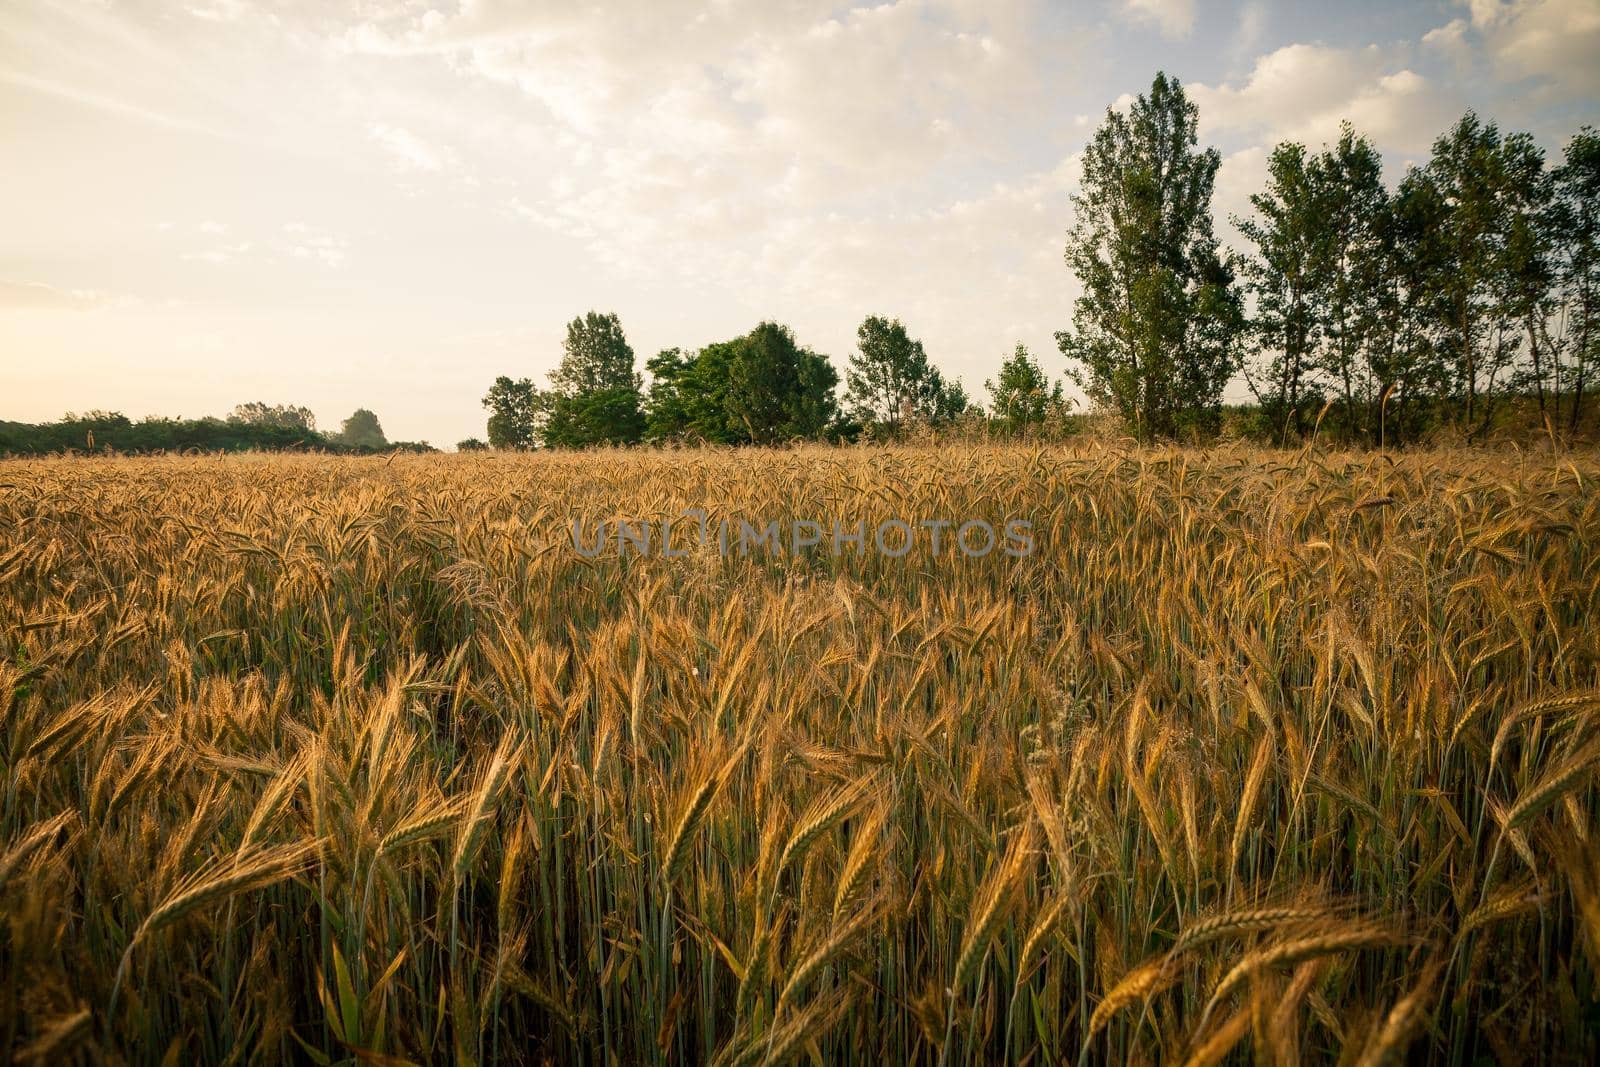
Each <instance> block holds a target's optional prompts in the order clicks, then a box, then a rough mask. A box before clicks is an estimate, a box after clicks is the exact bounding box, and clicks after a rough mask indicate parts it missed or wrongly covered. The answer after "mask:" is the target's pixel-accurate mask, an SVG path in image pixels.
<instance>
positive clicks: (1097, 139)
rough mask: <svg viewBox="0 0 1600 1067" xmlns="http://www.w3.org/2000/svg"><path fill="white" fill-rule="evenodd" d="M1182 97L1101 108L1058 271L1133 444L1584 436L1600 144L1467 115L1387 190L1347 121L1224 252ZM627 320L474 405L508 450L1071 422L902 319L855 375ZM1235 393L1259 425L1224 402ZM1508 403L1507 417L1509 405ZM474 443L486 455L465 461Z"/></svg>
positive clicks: (1081, 346) (1027, 374) (1080, 374)
mask: <svg viewBox="0 0 1600 1067" xmlns="http://www.w3.org/2000/svg"><path fill="white" fill-rule="evenodd" d="M1198 118H1199V112H1198V109H1197V108H1196V106H1195V105H1194V103H1193V102H1191V101H1190V100H1189V99H1188V96H1187V94H1186V93H1185V92H1184V89H1183V86H1182V84H1181V83H1180V82H1179V81H1178V79H1176V78H1171V77H1168V76H1167V75H1166V74H1164V73H1161V74H1157V75H1156V78H1155V80H1154V82H1153V83H1152V85H1151V88H1150V91H1149V92H1148V93H1146V94H1141V95H1140V96H1138V97H1137V98H1135V99H1134V101H1133V102H1132V103H1131V104H1130V105H1129V106H1128V107H1127V109H1126V110H1123V111H1118V110H1117V109H1115V108H1108V109H1107V111H1106V117H1105V120H1104V122H1102V123H1101V125H1100V126H1099V128H1098V129H1097V130H1096V132H1095V135H1094V137H1093V139H1092V140H1091V141H1090V143H1089V145H1088V147H1087V149H1086V150H1085V152H1084V158H1083V175H1082V181H1081V183H1080V186H1079V191H1078V192H1077V193H1076V194H1075V195H1074V196H1073V197H1072V205H1073V208H1074V221H1073V224H1072V227H1071V229H1070V230H1069V232H1068V235H1067V243H1066V252H1065V259H1066V263H1067V266H1068V267H1069V268H1070V269H1071V271H1072V272H1073V273H1074V274H1075V275H1076V277H1077V279H1078V281H1079V283H1080V285H1081V287H1082V294H1081V295H1080V296H1079V297H1078V299H1077V300H1076V302H1075V304H1074V305H1073V308H1072V325H1071V327H1070V328H1069V329H1066V330H1063V331H1061V332H1060V333H1058V334H1057V335H1056V341H1057V343H1058V346H1059V348H1060V351H1061V353H1062V355H1063V356H1065V357H1066V360H1067V364H1068V366H1067V375H1068V377H1070V378H1071V379H1072V380H1073V381H1074V382H1075V383H1076V384H1077V385H1078V386H1079V387H1080V388H1081V389H1082V390H1083V392H1084V393H1085V394H1086V395H1087V396H1088V397H1089V398H1090V400H1091V401H1092V402H1093V404H1094V405H1095V407H1096V408H1097V409H1099V410H1103V411H1106V412H1110V413H1112V414H1113V415H1115V416H1116V417H1118V418H1119V419H1120V420H1121V422H1122V423H1123V424H1124V426H1125V427H1126V428H1127V429H1128V430H1129V431H1130V432H1132V433H1133V434H1134V435H1136V436H1137V437H1139V438H1140V439H1144V440H1149V439H1158V438H1204V437H1208V436H1213V435H1215V434H1217V433H1218V432H1219V431H1221V430H1223V429H1224V421H1225V417H1226V418H1227V420H1228V421H1229V424H1230V425H1229V428H1230V429H1233V430H1235V431H1238V432H1241V433H1244V434H1248V435H1252V436H1255V437H1259V438H1263V439H1271V440H1274V441H1277V442H1280V443H1286V442H1288V441H1290V440H1294V439H1298V438H1302V437H1304V436H1306V435H1307V434H1310V433H1313V432H1322V433H1327V434H1334V435H1337V436H1339V437H1340V438H1342V439H1344V440H1346V441H1348V442H1351V443H1363V444H1370V445H1377V446H1380V447H1382V446H1389V445H1398V444H1404V443H1408V442H1412V441H1416V440H1418V439H1420V438H1421V437H1423V436H1424V435H1425V434H1427V433H1429V432H1430V431H1432V430H1435V429H1437V428H1439V427H1441V426H1453V427H1455V428H1457V429H1458V430H1459V431H1460V432H1461V433H1462V434H1464V435H1465V436H1466V437H1467V438H1468V439H1472V438H1476V437H1478V436H1480V435H1482V434H1484V433H1485V431H1487V430H1489V429H1490V428H1491V427H1493V426H1494V424H1495V420H1496V418H1497V417H1498V416H1501V415H1503V414H1505V413H1507V412H1508V411H1509V412H1511V413H1512V414H1516V413H1517V412H1519V411H1520V412H1521V417H1524V418H1526V419H1527V420H1529V421H1530V422H1534V423H1536V424H1537V425H1538V426H1539V427H1540V428H1541V429H1542V431H1543V432H1545V433H1548V434H1549V435H1550V436H1551V437H1552V438H1555V437H1558V436H1567V437H1570V436H1573V435H1576V434H1577V433H1578V431H1579V430H1580V426H1582V425H1583V424H1584V416H1585V411H1586V408H1585V405H1586V402H1587V396H1586V394H1587V392H1589V391H1592V388H1593V384H1592V382H1591V378H1592V377H1593V369H1594V367H1595V363H1596V354H1597V348H1600V331H1597V329H1596V325H1597V320H1600V135H1597V134H1596V133H1595V132H1594V130H1593V129H1592V128H1590V127H1584V128H1583V129H1582V130H1581V131H1580V132H1579V133H1578V134H1576V135H1575V136H1574V137H1572V138H1571V139H1570V140H1569V142H1568V143H1567V145H1566V149H1565V152H1564V156H1563V158H1562V159H1561V160H1559V161H1557V162H1552V161H1550V160H1547V159H1546V158H1545V154H1544V152H1543V151H1542V150H1541V149H1540V148H1539V147H1538V145H1537V144H1536V143H1535V141H1534V139H1533V138H1532V136H1531V135H1529V134H1526V133H1515V132H1513V133H1502V131H1501V130H1500V129H1499V127H1498V126H1496V125H1495V124H1494V123H1492V122H1485V121H1484V120H1482V119H1480V118H1479V117H1478V116H1477V115H1476V114H1475V113H1473V112H1470V111H1469V112H1468V113H1467V114H1466V115H1464V116H1463V117H1462V118H1461V120H1460V121H1459V122H1457V123H1456V124H1455V125H1454V126H1453V127H1451V129H1449V130H1448V131H1446V132H1445V133H1444V134H1443V135H1442V136H1440V137H1439V138H1438V139H1437V140H1436V141H1435V143H1434V145H1433V151H1432V154H1431V157H1430V158H1429V160H1428V161H1427V163H1426V164H1424V165H1422V166H1418V167H1413V168H1411V169H1409V170H1408V171H1407V172H1406V174H1405V175H1404V177H1403V178H1402V179H1401V180H1400V182H1399V184H1398V186H1397V188H1395V189H1394V190H1393V191H1391V190H1390V189H1389V188H1388V187H1387V186H1386V185H1385V184H1384V181H1383V161H1382V157H1381V155H1380V154H1379V152H1378V151H1377V149H1376V148H1375V147H1374V146H1373V144H1372V142H1371V141H1370V140H1369V139H1367V138H1366V137H1364V136H1362V135H1361V134H1360V133H1358V132H1357V131H1356V130H1355V129H1354V128H1353V127H1352V126H1351V125H1350V124H1348V123H1346V124H1344V125H1343V127H1342V129H1341V133H1340V136H1339V138H1338V141H1337V143H1336V144H1334V145H1331V146H1324V147H1323V148H1322V149H1321V150H1320V151H1315V152H1314V151H1311V150H1310V149H1308V148H1307V147H1306V146H1305V145H1303V144H1299V143H1295V142H1285V143H1282V144H1279V145H1278V146H1277V147H1276V148H1274V149H1273V151H1272V153H1271V156H1270V159H1269V163H1268V168H1267V169H1268V176H1267V181H1266V184H1265V186H1264V187H1263V188H1262V189H1261V191H1259V192H1257V193H1256V194H1254V195H1253V196H1251V198H1250V203H1251V205H1252V207H1253V209H1254V212H1253V214H1252V215H1250V216H1249V217H1243V218H1240V217H1235V218H1233V220H1232V221H1233V223H1234V225H1235V227H1236V229H1237V230H1238V231H1239V233H1240V234H1242V235H1243V237H1244V238H1245V241H1246V242H1247V245H1248V247H1247V248H1246V249H1244V250H1233V249H1229V248H1226V247H1224V246H1223V245H1222V243H1221V241H1220V240H1219V239H1218V237H1217V235H1216V232H1215V226H1214V223H1213V213H1212V207H1211V201H1212V193H1213V189H1214V185H1215V180H1216V174H1217V169H1218V167H1219V166H1220V165H1221V155H1220V154H1219V153H1218V152H1217V150H1216V149H1215V148H1203V149H1202V148H1201V147H1199V141H1198V137H1197V127H1198ZM646 369H647V370H648V371H649V372H650V383H649V385H648V387H646V386H645V384H644V382H643V379H642V377H641V375H640V374H639V373H638V372H637V370H636V369H635V359H634V352H633V349H632V348H631V347H630V346H629V345H628V342H627V339H626V337H625V336H624V334H623V330H622V326H621V323H620V322H619V321H618V319H617V316H616V315H614V314H599V313H596V312H592V311H591V312H590V313H588V314H587V315H585V316H583V317H581V318H578V319H574V320H573V321H572V322H571V323H570V324H568V326H567V335H566V340H565V342H564V344H563V349H562V359H561V363H560V366H559V367H558V368H557V369H556V370H555V371H554V372H553V373H552V374H551V375H550V384H549V386H548V387H546V388H543V389H541V388H539V387H538V386H536V385H535V383H534V382H533V381H532V379H529V378H519V379H512V378H508V377H501V378H499V379H497V380H496V382H495V383H494V386H493V387H492V388H491V389H490V391H489V393H488V395H487V396H486V397H485V398H484V401H483V402H484V406H485V407H486V408H488V410H489V412H490V415H489V424H488V434H489V441H488V444H489V445H491V446H493V447H496V448H517V449H520V448H533V447H550V448H573V447H585V446H589V445H599V444H631V443H635V442H640V441H657V442H659V441H673V440H680V441H700V442H708V443H715V444H773V443H777V442H781V441H789V440H795V439H802V438H804V439H817V440H840V439H848V438H853V437H856V436H858V435H861V434H863V433H865V434H869V435H872V436H894V435H896V434H898V433H901V432H903V431H904V430H905V429H906V428H907V427H908V426H911V425H919V424H920V425H929V426H934V427H939V426H945V425H949V424H951V423H953V422H956V421H958V420H968V421H979V420H981V421H982V422H983V424H984V425H985V428H986V429H987V430H994V431H999V432H1022V431H1028V430H1034V429H1038V428H1041V427H1047V426H1057V427H1060V426H1063V425H1066V424H1067V423H1068V422H1069V420H1071V419H1072V418H1073V417H1074V416H1072V415H1069V413H1068V411H1069V408H1070V406H1071V405H1070V403H1069V402H1068V401H1066V400H1064V399H1063V396H1062V391H1061V385H1060V384H1059V383H1053V382H1052V381H1051V380H1050V377H1049V375H1048V374H1047V373H1046V372H1045V370H1044V368H1043V367H1042V366H1041V365H1040V363H1039V362H1038V361H1037V360H1036V359H1034V358H1033V357H1032V356H1031V355H1030V354H1029V353H1028V352H1027V350H1026V348H1024V347H1023V346H1022V345H1020V344H1019V345H1018V346H1017V348H1016V350H1015V352H1014V353H1013V354H1012V355H1011V356H1010V357H1009V358H1007V359H1006V360H1005V362H1004V363H1003V364H1002V366H1001V368H1000V371H999V374H998V376H997V378H996V379H994V380H991V381H989V382H986V383H985V384H986V386H987V388H988V391H989V393H990V403H989V407H988V410H987V411H985V410H984V409H983V408H982V407H980V406H979V405H978V404H976V403H974V402H973V401H972V400H971V399H970V398H969V397H968V396H967V394H966V391H965V389H964V388H963V386H962V384H961V383H960V382H959V381H954V380H947V379H946V378H945V377H944V376H943V374H942V373H941V372H940V371H939V369H938V368H937V367H936V366H934V365H933V364H932V363H930V362H929V360H928V356H927V353H926V352H925V351H924V349H923V346H922V344H921V342H920V341H917V340H915V339H913V338H912V337H911V336H909V334H908V333H907V330H906V328H905V326H904V325H903V324H902V323H901V322H900V321H899V320H897V319H887V318H884V317H880V316H876V315H874V316H869V317H868V318H867V319H866V320H865V321H863V322H862V324H861V326H860V329H859V330H858V331H857V344H856V350H855V351H854V352H853V353H851V355H850V357H849V361H848V366H847V368H846V372H845V377H844V382H843V385H844V393H843V398H842V402H841V400H840V399H839V397H838V386H839V385H840V384H841V383H840V381H839V376H838V374H837V372H836V371H835V370H834V369H833V367H832V365H831V363H830V361H829V359H828V358H827V357H826V356H823V355H819V354H818V353H816V352H814V351H812V350H811V349H810V348H808V347H806V346H803V345H801V344H799V343H798V342H797V341H796V339H795V337H794V334H793V332H792V331H791V330H790V329H789V328H788V327H786V326H784V325H781V324H779V323H773V322H763V323H761V324H759V325H758V326H756V327H755V328H754V329H753V330H751V331H750V332H749V333H747V334H745V335H744V336H742V337H738V338H735V339H733V340H730V341H724V342H719V343H716V344H712V345H707V346H706V347H704V348H701V349H699V350H697V351H692V352H689V351H684V350H681V349H677V348H671V349H667V350H665V351H662V352H660V353H658V354H657V355H656V356H654V357H652V358H650V359H649V360H648V362H647V363H646ZM1240 379H1242V380H1243V382H1244V384H1245V385H1246V386H1247V387H1248V389H1249V391H1250V394H1251V395H1252V397H1253V398H1254V403H1253V404H1247V405H1242V406H1234V407H1233V408H1231V409H1229V408H1226V407H1225V405H1224V402H1223V401H1224V393H1225V391H1226V389H1227V387H1228V386H1229V384H1230V383H1231V382H1234V381H1237V380H1240ZM1508 401H1511V402H1512V403H1507V402H1508ZM461 447H464V448H470V447H484V445H483V443H482V442H479V441H476V440H471V441H465V442H462V444H461Z"/></svg>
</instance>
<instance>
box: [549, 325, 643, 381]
mask: <svg viewBox="0 0 1600 1067" xmlns="http://www.w3.org/2000/svg"><path fill="white" fill-rule="evenodd" d="M561 353H562V354H561V365H560V366H558V367H557V368H556V369H555V370H554V371H552V372H551V374H550V384H551V386H552V387H553V388H554V389H555V391H556V392H557V393H560V394H563V395H566V396H580V395H582V394H584V393H592V392H596V391H598V390H601V389H630V388H631V389H634V390H637V389H638V388H639V385H640V382H639V375H638V374H637V373H635V371H634V369H633V346H632V345H630V344H628V338H627V336H626V335H624V334H623V332H622V323H621V321H620V320H619V319H618V318H617V316H616V314H615V313H610V314H605V315H602V314H600V313H599V312H595V311H591V312H589V313H587V314H586V315H584V316H583V317H581V318H576V319H573V320H572V321H571V322H569V323H567V338H566V340H565V341H563V342H562V345H561Z"/></svg>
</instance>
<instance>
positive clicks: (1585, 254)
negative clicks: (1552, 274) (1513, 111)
mask: <svg viewBox="0 0 1600 1067" xmlns="http://www.w3.org/2000/svg"><path fill="white" fill-rule="evenodd" d="M1548 224H1549V226H1550V228H1551V229H1552V230H1553V231H1554V236H1553V238H1552V240H1551V245H1552V246H1553V248H1554V258H1555V269H1556V279H1557V285H1558V291H1559V296H1560V300H1561V306H1562V310H1563V311H1565V312H1566V314H1565V315H1564V316H1563V317H1562V323H1563V327H1564V329H1563V334H1562V341H1563V342H1564V343H1563V344H1562V345H1561V346H1559V347H1557V348H1556V349H1555V351H1554V353H1553V354H1552V370H1553V376H1554V378H1555V382H1556V389H1557V391H1558V393H1559V392H1561V391H1564V392H1565V393H1566V395H1567V396H1569V397H1570V401H1569V403H1570V407H1569V415H1568V419H1567V428H1568V430H1569V432H1570V431H1576V430H1577V428H1578V423H1579V420H1580V418H1581V416H1582V411H1583V399H1584V390H1585V389H1586V388H1587V387H1588V385H1589V377H1590V373H1591V371H1592V369H1593V367H1594V366H1595V364H1596V362H1600V134H1597V133H1596V132H1595V131H1594V130H1593V129H1592V128H1590V127H1587V126H1586V127H1584V128H1583V129H1582V130H1581V131H1579V133H1578V134H1577V136H1575V137H1573V138H1572V140H1571V141H1569V142H1568V143H1567V149H1566V157H1565V159H1564V160H1563V162H1562V165H1561V167H1560V168H1559V169H1558V170H1557V171H1556V173H1555V181H1554V187H1553V189H1552V200H1551V210H1550V213H1549V215H1548ZM1563 350H1565V354H1566V357H1567V359H1566V364H1565V367H1564V368H1563V365H1562V362H1561V356H1562V352H1563ZM1563 370H1564V373H1563Z"/></svg>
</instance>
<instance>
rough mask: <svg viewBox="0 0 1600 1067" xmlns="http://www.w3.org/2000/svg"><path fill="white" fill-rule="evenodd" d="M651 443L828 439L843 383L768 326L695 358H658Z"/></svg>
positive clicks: (783, 330)
mask: <svg viewBox="0 0 1600 1067" xmlns="http://www.w3.org/2000/svg"><path fill="white" fill-rule="evenodd" d="M649 368H650V374H651V384H650V397H649V403H648V405H647V426H646V436H648V437H650V438H651V439H652V440H674V439H676V440H698V441H705V442H709V443H713V444H750V443H752V442H754V443H760V444H772V443H776V442H779V441H784V440H790V439H793V438H797V437H803V438H815V437H820V436H822V435H823V434H824V433H825V432H827V431H829V430H830V428H831V427H832V424H833V422H834V420H835V419H836V417H837V415H838V403H837V401H836V400H835V398H834V389H835V387H836V386H837V384H838V381H839V377H838V374H837V373H836V372H835V371H834V369H833V366H832V365H831V364H830V363H829V362H828V359H827V357H826V356H821V355H818V354H817V353H815V352H813V351H811V350H810V349H809V348H805V347H803V346H800V345H799V344H797V343H796V341H795V339H794V334H793V332H792V331H791V330H790V329H789V328H788V327H787V326H783V325H780V324H778V323H774V322H764V323H761V324H760V325H758V326H757V327H756V328H755V329H753V330H751V331H750V332H749V333H748V334H745V335H744V336H743V337H737V338H734V339H733V340H731V341H721V342H718V343H716V344H711V345H707V346H706V347H704V348H702V349H701V350H700V351H699V352H697V353H694V354H693V355H685V354H684V353H683V352H682V351H680V350H679V349H676V348H670V349H667V350H665V351H663V352H660V353H658V354H657V355H656V356H654V357H652V358H651V360H650V363H649Z"/></svg>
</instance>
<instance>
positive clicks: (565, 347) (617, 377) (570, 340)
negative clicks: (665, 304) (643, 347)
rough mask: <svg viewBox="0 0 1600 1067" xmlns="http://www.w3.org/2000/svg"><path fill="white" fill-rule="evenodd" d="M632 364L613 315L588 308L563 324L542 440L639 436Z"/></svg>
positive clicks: (560, 443)
mask: <svg viewBox="0 0 1600 1067" xmlns="http://www.w3.org/2000/svg"><path fill="white" fill-rule="evenodd" d="M633 363H634V359H633V347H632V346H631V345H629V344H628V339H627V337H626V336H625V335H624V334H623V332H622V323H621V322H620V321H619V320H618V318H617V316H616V315H615V314H606V315H602V314H600V313H598V312H594V311H591V312H589V313H588V314H586V315H584V316H583V317H582V318H576V319H573V320H572V321H571V322H570V323H568V324H567V338H566V341H565V342H563V344H562V356H561V364H560V366H558V367H557V368H556V369H555V370H554V371H553V372H551V374H550V385H551V388H550V392H549V394H548V397H547V404H546V406H547V410H548V417H547V419H546V421H545V424H544V427H543V434H542V436H543V440H544V444H545V445H546V446H548V447H550V448H587V447H590V446H593V445H614V444H631V443H633V442H635V441H638V440H640V438H641V437H643V435H644V426H645V419H644V411H643V407H642V400H643V398H642V395H641V391H640V389H641V381H640V378H639V374H638V372H637V371H635V370H634V365H633Z"/></svg>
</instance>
